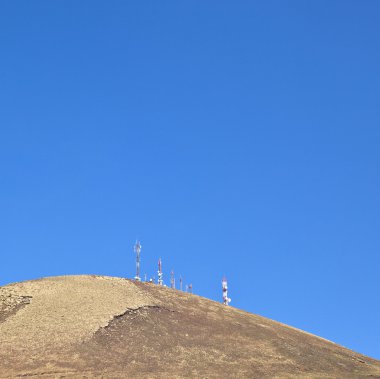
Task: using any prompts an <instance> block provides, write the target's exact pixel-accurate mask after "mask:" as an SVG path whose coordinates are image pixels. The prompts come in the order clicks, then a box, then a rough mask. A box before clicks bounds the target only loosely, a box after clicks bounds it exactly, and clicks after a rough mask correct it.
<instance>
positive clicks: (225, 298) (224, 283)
mask: <svg viewBox="0 0 380 379" xmlns="http://www.w3.org/2000/svg"><path fill="white" fill-rule="evenodd" d="M222 289H223V304H224V305H228V304H229V303H230V302H231V299H230V298H229V297H228V294H227V290H228V287H227V279H226V277H225V276H223V279H222Z"/></svg>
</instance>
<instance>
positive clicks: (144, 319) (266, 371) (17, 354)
mask: <svg viewBox="0 0 380 379" xmlns="http://www.w3.org/2000/svg"><path fill="white" fill-rule="evenodd" d="M16 376H22V377H36V378H37V377H42V378H45V377H46V378H48V377H52V378H61V377H62V378H63V377H64V378H77V377H81V378H83V377H99V378H100V377H104V378H232V377H234V378H290V377H291V378H297V377H298V378H380V362H379V361H376V360H374V359H371V358H368V357H365V356H363V355H360V354H357V353H355V352H353V351H350V350H348V349H345V348H343V347H341V346H339V345H336V344H334V343H332V342H329V341H327V340H325V339H322V338H319V337H317V336H314V335H311V334H309V333H305V332H303V331H301V330H297V329H295V328H292V327H289V326H286V325H283V324H280V323H278V322H275V321H272V320H269V319H266V318H263V317H260V316H257V315H254V314H250V313H247V312H244V311H241V310H238V309H236V308H233V307H226V306H223V305H222V304H219V303H216V302H214V301H211V300H208V299H205V298H202V297H199V296H196V295H192V294H188V293H184V292H181V291H177V290H172V289H169V288H166V287H161V286H157V285H155V284H151V283H139V282H135V281H133V280H127V279H121V278H112V277H104V276H85V275H83V276H61V277H51V278H44V279H39V280H33V281H27V282H22V283H15V284H10V285H7V286H4V287H0V377H1V378H7V377H16Z"/></svg>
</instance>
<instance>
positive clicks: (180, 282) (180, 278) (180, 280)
mask: <svg viewBox="0 0 380 379" xmlns="http://www.w3.org/2000/svg"><path fill="white" fill-rule="evenodd" d="M179 289H180V290H181V291H182V276H180V277H179Z"/></svg>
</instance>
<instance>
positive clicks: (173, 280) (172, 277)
mask: <svg viewBox="0 0 380 379" xmlns="http://www.w3.org/2000/svg"><path fill="white" fill-rule="evenodd" d="M170 287H171V288H173V289H175V277H174V271H173V270H172V271H171V273H170Z"/></svg>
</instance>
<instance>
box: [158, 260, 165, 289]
mask: <svg viewBox="0 0 380 379" xmlns="http://www.w3.org/2000/svg"><path fill="white" fill-rule="evenodd" d="M163 284H164V281H163V280H162V261H161V258H159V259H158V285H159V286H162V285H163Z"/></svg>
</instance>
